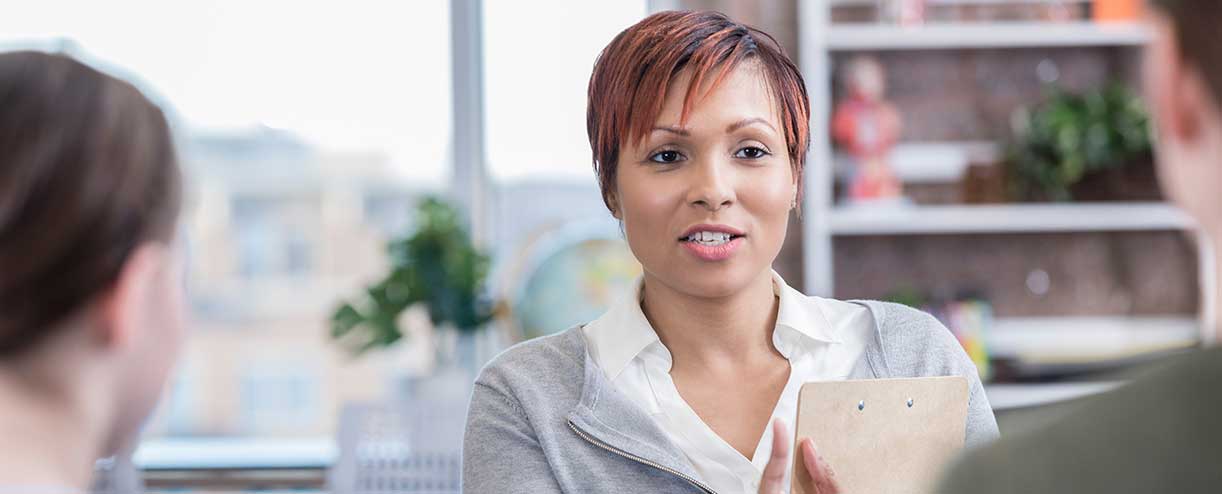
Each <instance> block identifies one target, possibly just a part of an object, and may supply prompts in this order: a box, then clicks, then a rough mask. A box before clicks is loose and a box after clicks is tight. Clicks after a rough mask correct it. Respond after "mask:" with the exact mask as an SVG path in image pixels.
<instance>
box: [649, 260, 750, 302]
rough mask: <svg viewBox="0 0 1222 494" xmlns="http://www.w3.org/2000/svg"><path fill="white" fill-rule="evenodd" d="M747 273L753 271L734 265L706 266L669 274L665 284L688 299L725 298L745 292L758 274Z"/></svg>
mask: <svg viewBox="0 0 1222 494" xmlns="http://www.w3.org/2000/svg"><path fill="white" fill-rule="evenodd" d="M684 264H686V263H684ZM748 271H754V270H748V269H746V266H736V265H734V263H724V264H721V263H718V264H715V265H714V264H706V265H700V266H695V267H689V268H687V269H684V270H682V271H679V272H673V273H670V275H669V276H667V277H668V278H670V279H669V280H667V281H669V282H668V283H667V284H668V285H670V286H671V287H673V288H674V289H676V290H677V291H679V292H681V293H683V294H685V295H687V296H689V297H694V298H706V299H720V298H727V297H731V296H734V295H735V294H738V293H740V292H742V291H743V290H745V289H746V288H747V287H748V286H750V285H751V282H752V281H754V280H755V279H756V277H757V275H758V274H759V273H756V272H748Z"/></svg>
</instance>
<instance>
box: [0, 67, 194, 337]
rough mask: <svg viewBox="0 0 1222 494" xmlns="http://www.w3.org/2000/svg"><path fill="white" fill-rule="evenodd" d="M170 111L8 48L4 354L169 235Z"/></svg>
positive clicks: (172, 203) (129, 90)
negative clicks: (146, 247)
mask: <svg viewBox="0 0 1222 494" xmlns="http://www.w3.org/2000/svg"><path fill="white" fill-rule="evenodd" d="M179 173H180V172H179V169H178V164H177V157H176V155H175V152H174V146H173V141H172V139H171V134H170V129H169V126H168V124H167V122H166V119H165V116H164V115H163V114H162V112H161V110H160V109H159V108H158V107H157V106H156V105H154V104H153V103H151V102H150V101H149V100H148V99H146V98H145V97H144V95H142V94H141V93H140V91H138V90H137V89H136V88H135V87H133V86H132V85H131V84H128V83H126V82H123V81H120V80H118V79H115V78H113V77H110V76H108V75H105V74H103V73H101V72H98V71H97V70H94V69H92V68H90V67H88V66H86V65H84V64H82V63H80V62H77V61H76V60H73V59H71V58H69V57H67V56H63V55H51V54H46V53H39V52H11V53H0V356H7V355H11V354H13V353H16V352H19V351H22V350H23V349H27V348H29V347H31V346H33V345H34V344H35V343H36V342H37V341H38V340H40V339H41V338H42V337H44V336H45V333H47V332H49V331H50V330H51V329H52V327H54V326H55V325H56V324H58V323H60V322H61V321H63V320H64V319H65V318H67V317H68V316H70V315H72V314H73V313H74V312H77V311H78V310H79V309H81V308H82V307H84V306H85V305H86V304H87V303H88V302H89V301H90V300H91V299H92V298H94V297H95V296H96V295H97V294H99V293H101V292H103V291H104V290H105V289H106V288H108V287H109V286H110V285H111V284H113V283H114V281H115V280H116V279H117V278H118V276H119V272H120V270H121V269H122V267H123V265H124V263H125V262H126V261H127V258H128V257H129V256H130V255H131V254H132V252H133V251H134V250H135V249H136V248H137V247H138V246H139V245H141V244H142V243H145V242H148V241H153V240H156V241H166V242H168V241H169V240H170V239H171V238H172V237H173V233H174V225H175V223H176V219H177V216H178V210H179V202H180V199H179V197H180V195H181V193H180V187H181V185H180V177H179Z"/></svg>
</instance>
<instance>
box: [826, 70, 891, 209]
mask: <svg viewBox="0 0 1222 494" xmlns="http://www.w3.org/2000/svg"><path fill="white" fill-rule="evenodd" d="M844 84H845V87H846V89H847V90H848V98H847V99H846V100H844V101H841V102H840V104H839V105H837V107H836V113H835V115H833V117H832V137H833V138H834V139H835V140H836V142H839V143H840V145H841V146H843V147H844V148H845V149H847V150H848V152H849V154H850V155H851V156H852V157H853V159H854V160H855V161H856V172H855V173H854V174H853V180H852V182H851V184H850V186H849V198H850V199H851V200H852V202H862V201H876V200H886V199H896V198H899V197H900V193H901V186H900V182H899V180H898V179H896V178H895V174H894V173H893V172H892V171H891V166H890V163H889V162H888V159H889V156H890V154H891V148H892V147H894V146H895V142H896V140H897V139H899V135H900V129H901V123H900V116H899V112H898V111H896V109H895V107H894V106H893V105H891V103H888V102H887V101H884V100H883V94H884V93H885V92H886V82H885V77H884V73H883V68H882V65H881V64H880V63H879V62H878V61H877V60H875V59H874V58H871V57H865V56H860V57H856V58H854V59H852V60H851V61H850V62H849V65H848V69H847V71H846V73H845V78H844Z"/></svg>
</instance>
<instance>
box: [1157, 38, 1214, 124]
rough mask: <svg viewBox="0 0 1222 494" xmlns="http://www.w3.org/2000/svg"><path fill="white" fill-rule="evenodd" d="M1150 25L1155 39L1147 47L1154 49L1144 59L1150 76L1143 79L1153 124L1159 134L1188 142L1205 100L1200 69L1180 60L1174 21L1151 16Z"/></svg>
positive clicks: (1203, 83) (1200, 117) (1200, 116)
mask: <svg viewBox="0 0 1222 494" xmlns="http://www.w3.org/2000/svg"><path fill="white" fill-rule="evenodd" d="M1153 20H1154V22H1153V25H1154V28H1155V30H1156V31H1157V34H1156V36H1157V38H1158V42H1156V43H1152V44H1151V45H1150V46H1148V47H1147V49H1148V50H1154V51H1155V53H1153V56H1152V57H1148V58H1147V63H1149V64H1152V65H1153V66H1152V67H1146V70H1148V71H1149V74H1150V75H1151V77H1150V79H1149V80H1147V88H1146V89H1147V92H1148V93H1150V98H1151V100H1150V102H1149V104H1150V106H1151V111H1152V113H1153V114H1154V116H1155V118H1154V124H1155V126H1156V127H1157V128H1158V130H1159V133H1160V134H1163V135H1164V136H1167V137H1170V138H1172V139H1174V140H1175V141H1179V142H1192V141H1193V140H1195V139H1196V138H1197V137H1199V135H1200V133H1201V126H1202V121H1201V119H1202V117H1203V115H1202V112H1203V111H1204V110H1205V108H1204V105H1206V104H1208V103H1209V99H1208V96H1207V93H1206V88H1205V82H1204V79H1203V78H1202V77H1201V72H1200V70H1199V69H1198V68H1197V67H1196V65H1194V64H1193V63H1191V62H1188V61H1186V60H1184V57H1183V51H1181V50H1180V46H1179V40H1178V37H1177V36H1176V34H1175V27H1174V24H1173V23H1172V22H1171V21H1170V20H1169V19H1166V18H1165V17H1163V16H1154V17H1153Z"/></svg>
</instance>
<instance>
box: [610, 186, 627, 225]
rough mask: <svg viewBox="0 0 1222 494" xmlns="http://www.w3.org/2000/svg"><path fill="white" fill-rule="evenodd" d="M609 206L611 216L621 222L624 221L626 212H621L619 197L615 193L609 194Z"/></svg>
mask: <svg viewBox="0 0 1222 494" xmlns="http://www.w3.org/2000/svg"><path fill="white" fill-rule="evenodd" d="M607 208H609V209H610V210H611V216H612V217H614V218H615V219H617V220H620V221H621V222H622V221H624V214H623V213H622V212H620V211H621V210H620V207H619V197H618V196H617V195H616V194H615V193H614V192H611V193H608V194H607Z"/></svg>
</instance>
